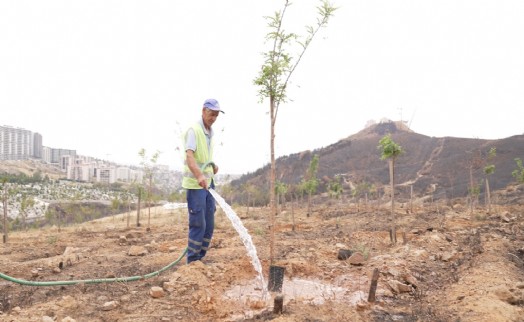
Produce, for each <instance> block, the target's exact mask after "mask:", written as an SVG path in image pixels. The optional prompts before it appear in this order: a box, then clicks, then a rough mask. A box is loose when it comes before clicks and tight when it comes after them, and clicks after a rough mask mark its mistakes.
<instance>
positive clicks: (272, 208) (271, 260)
mask: <svg viewBox="0 0 524 322" xmlns="http://www.w3.org/2000/svg"><path fill="white" fill-rule="evenodd" d="M269 101H270V108H269V111H270V121H271V131H270V136H271V137H270V155H271V171H270V176H269V209H270V210H269V211H270V213H269V263H270V265H272V264H273V263H274V261H275V228H276V227H275V216H276V212H277V210H276V204H275V178H276V164H275V121H276V119H275V117H276V115H275V97H274V96H273V95H271V96H270V98H269Z"/></svg>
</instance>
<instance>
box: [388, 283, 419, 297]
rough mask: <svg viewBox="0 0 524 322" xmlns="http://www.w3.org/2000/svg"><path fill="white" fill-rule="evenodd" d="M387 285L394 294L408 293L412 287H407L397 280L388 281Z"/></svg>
mask: <svg viewBox="0 0 524 322" xmlns="http://www.w3.org/2000/svg"><path fill="white" fill-rule="evenodd" d="M387 285H388V286H389V287H390V288H391V290H392V291H393V292H394V293H397V294H399V293H409V292H411V291H412V290H413V287H412V286H411V285H407V284H404V283H401V282H399V281H397V280H389V281H387Z"/></svg>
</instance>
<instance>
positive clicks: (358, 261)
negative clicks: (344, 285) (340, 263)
mask: <svg viewBox="0 0 524 322" xmlns="http://www.w3.org/2000/svg"><path fill="white" fill-rule="evenodd" d="M348 261H349V263H350V264H351V265H362V264H364V262H365V261H366V259H365V258H364V255H362V253H361V252H355V253H353V254H352V255H351V256H350V257H349V259H348Z"/></svg>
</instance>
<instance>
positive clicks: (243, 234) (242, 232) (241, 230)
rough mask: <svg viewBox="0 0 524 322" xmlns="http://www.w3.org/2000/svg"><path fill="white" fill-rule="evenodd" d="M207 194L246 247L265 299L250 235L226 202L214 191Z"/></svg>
mask: <svg viewBox="0 0 524 322" xmlns="http://www.w3.org/2000/svg"><path fill="white" fill-rule="evenodd" d="M209 192H210V193H211V195H212V196H213V198H215V200H216V202H217V203H218V205H219V206H220V208H222V210H224V212H225V213H226V216H227V218H228V219H229V220H230V221H231V223H232V224H233V227H234V228H235V230H236V231H237V232H238V234H239V236H240V239H241V240H242V243H244V246H245V247H246V250H247V254H248V256H249V257H250V258H251V264H253V267H254V268H255V270H256V271H257V273H258V280H259V281H260V284H261V287H262V291H263V294H262V298H264V299H265V298H266V297H267V292H268V291H267V286H266V282H265V280H264V275H263V274H262V264H261V263H260V259H259V258H258V255H257V249H256V248H255V244H253V240H252V239H251V235H250V234H249V232H248V231H247V229H246V227H244V224H242V221H241V220H240V218H239V217H238V216H237V214H236V212H235V211H234V210H233V209H232V208H231V206H229V205H228V204H227V202H226V201H225V200H224V198H222V197H221V196H220V195H219V194H218V193H217V192H216V191H215V190H213V189H209Z"/></svg>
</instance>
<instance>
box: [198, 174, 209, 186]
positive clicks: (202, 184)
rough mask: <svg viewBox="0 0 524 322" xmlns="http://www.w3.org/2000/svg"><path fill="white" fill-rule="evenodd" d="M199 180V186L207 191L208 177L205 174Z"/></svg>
mask: <svg viewBox="0 0 524 322" xmlns="http://www.w3.org/2000/svg"><path fill="white" fill-rule="evenodd" d="M197 180H198V185H199V186H201V187H202V188H204V189H206V190H207V180H206V177H205V176H204V175H203V174H201V175H199V176H198V178H197Z"/></svg>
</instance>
